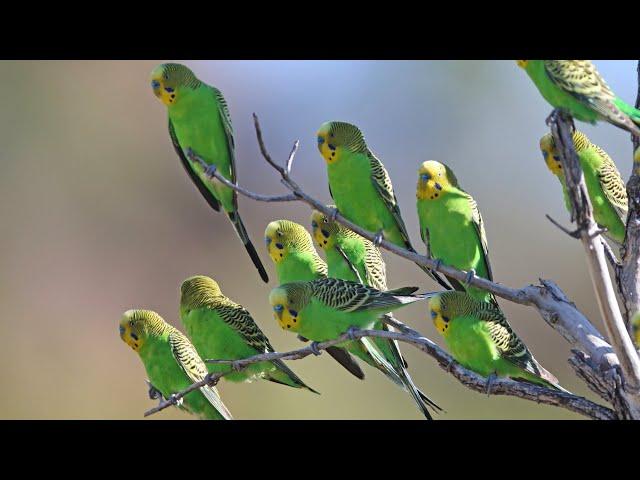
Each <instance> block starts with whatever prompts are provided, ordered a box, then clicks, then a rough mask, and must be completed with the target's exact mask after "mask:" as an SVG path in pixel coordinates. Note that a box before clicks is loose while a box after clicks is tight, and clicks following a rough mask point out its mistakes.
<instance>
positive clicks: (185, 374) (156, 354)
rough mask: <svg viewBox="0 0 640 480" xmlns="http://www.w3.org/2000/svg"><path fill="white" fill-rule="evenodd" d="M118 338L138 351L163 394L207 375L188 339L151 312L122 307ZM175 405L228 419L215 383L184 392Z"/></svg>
mask: <svg viewBox="0 0 640 480" xmlns="http://www.w3.org/2000/svg"><path fill="white" fill-rule="evenodd" d="M120 338H122V340H123V341H124V342H125V343H126V344H127V345H129V346H130V347H131V348H132V349H133V350H134V351H135V352H137V353H138V355H139V356H140V360H142V364H143V365H144V368H145V370H146V371H147V376H148V377H149V381H150V383H151V385H152V386H153V388H154V389H155V390H157V391H159V392H160V393H161V394H162V396H163V397H164V398H170V397H171V395H173V394H175V393H177V392H179V391H181V390H184V389H185V388H187V387H188V386H189V385H191V384H192V383H195V382H199V381H201V380H203V379H204V377H205V376H206V375H207V367H206V366H205V364H204V362H203V361H202V359H201V358H200V356H199V355H198V352H197V351H196V349H195V348H194V346H193V345H192V344H191V342H190V341H189V339H188V338H187V337H186V336H184V335H183V334H182V333H180V331H179V330H178V329H176V328H174V327H172V326H171V325H169V324H168V323H167V322H165V321H164V320H163V319H162V317H161V316H160V315H158V314H157V313H155V312H152V311H150V310H128V311H126V312H125V313H124V314H123V315H122V319H121V320H120ZM179 408H181V409H183V410H185V411H187V412H189V413H191V414H192V415H195V416H197V417H199V418H201V419H208V420H231V419H232V417H231V413H230V412H229V410H228V409H227V407H226V406H225V405H224V403H222V399H221V398H220V395H219V394H218V390H217V389H216V388H215V387H210V386H204V387H201V388H200V389H199V390H195V391H193V392H190V393H188V394H187V395H185V396H184V397H183V398H182V399H181V402H179Z"/></svg>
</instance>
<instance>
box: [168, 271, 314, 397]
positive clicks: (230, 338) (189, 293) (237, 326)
mask: <svg viewBox="0 0 640 480" xmlns="http://www.w3.org/2000/svg"><path fill="white" fill-rule="evenodd" d="M180 318H181V320H182V324H183V325H184V328H185V331H186V332H187V335H188V336H189V338H190V339H191V341H192V342H193V345H194V346H195V347H196V349H197V350H198V353H199V354H200V355H201V356H202V357H203V358H205V359H218V360H240V359H243V358H248V357H252V356H254V355H259V354H262V353H269V352H273V351H274V349H273V347H272V346H271V343H270V342H269V339H268V338H267V337H266V335H265V334H264V333H263V332H262V330H260V327H258V325H257V324H256V322H255V321H254V320H253V318H252V317H251V314H250V313H249V312H248V311H247V310H245V309H244V308H243V307H242V306H241V305H238V304H237V303H235V302H233V301H232V300H230V299H229V298H227V297H226V296H225V295H224V294H223V293H222V292H221V291H220V287H219V286H218V283H217V282H216V281H215V280H213V279H212V278H209V277H205V276H203V275H197V276H193V277H190V278H187V279H186V280H185V281H184V282H182V285H181V287H180ZM206 365H207V367H208V370H209V372H216V373H218V372H231V368H232V367H231V366H230V365H225V364H215V363H207V364H206ZM223 378H225V379H227V380H229V381H232V382H250V381H253V380H255V379H258V378H262V379H265V380H269V381H271V382H275V383H280V384H282V385H288V386H290V387H295V388H305V389H307V390H310V391H312V392H314V393H318V392H316V391H315V390H313V389H312V388H310V387H308V386H307V385H305V383H304V382H303V381H302V380H301V379H300V378H299V377H298V376H297V375H296V374H295V373H293V371H292V370H291V369H290V368H289V367H287V366H286V365H285V364H284V362H283V361H282V360H274V361H272V362H260V363H254V364H252V365H249V366H248V367H247V368H245V369H243V370H241V371H237V372H231V373H227V374H226V375H225V376H224V377H223Z"/></svg>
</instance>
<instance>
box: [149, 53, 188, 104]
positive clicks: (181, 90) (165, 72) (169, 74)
mask: <svg viewBox="0 0 640 480" xmlns="http://www.w3.org/2000/svg"><path fill="white" fill-rule="evenodd" d="M199 85H200V81H199V80H198V79H197V78H196V76H195V75H194V73H193V72H192V71H191V70H189V68H187V67H185V66H184V65H181V64H179V63H163V64H161V65H158V66H157V67H156V68H154V69H153V71H152V72H151V88H152V89H153V94H154V95H155V96H156V97H158V99H159V100H160V101H161V102H162V103H164V104H165V105H167V106H172V105H175V104H176V103H178V102H179V101H180V99H181V98H182V97H183V96H184V95H185V94H188V92H189V91H190V90H192V89H194V88H195V87H197V86H199Z"/></svg>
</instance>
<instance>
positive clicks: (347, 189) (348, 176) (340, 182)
mask: <svg viewBox="0 0 640 480" xmlns="http://www.w3.org/2000/svg"><path fill="white" fill-rule="evenodd" d="M327 172H328V176H329V185H330V186H331V194H332V197H333V200H334V201H335V204H336V207H338V210H339V211H340V213H342V215H344V216H345V217H346V218H348V219H349V220H351V221H352V222H354V223H357V224H358V225H360V226H361V227H363V228H365V229H367V230H369V231H372V232H376V231H378V230H380V229H381V228H383V223H382V222H381V219H380V211H381V202H382V201H381V200H380V198H379V196H378V193H377V192H376V191H375V188H374V186H373V183H372V179H371V164H370V161H369V158H368V157H367V156H366V155H363V154H353V153H347V152H345V153H343V154H342V156H341V158H340V159H339V160H338V161H336V162H333V163H331V164H329V165H327ZM388 215H390V214H388Z"/></svg>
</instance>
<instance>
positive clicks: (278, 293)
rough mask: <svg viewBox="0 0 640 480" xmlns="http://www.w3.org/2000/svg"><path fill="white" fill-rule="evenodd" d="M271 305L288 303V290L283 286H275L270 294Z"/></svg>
mask: <svg viewBox="0 0 640 480" xmlns="http://www.w3.org/2000/svg"><path fill="white" fill-rule="evenodd" d="M269 303H270V304H271V305H286V304H287V303H288V298H287V292H286V291H285V290H284V289H282V288H274V289H273V290H271V293H270V294H269Z"/></svg>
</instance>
